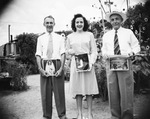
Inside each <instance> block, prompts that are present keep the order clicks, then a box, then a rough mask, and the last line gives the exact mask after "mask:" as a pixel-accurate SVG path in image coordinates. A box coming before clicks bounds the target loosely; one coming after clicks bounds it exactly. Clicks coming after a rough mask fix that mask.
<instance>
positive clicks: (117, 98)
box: [106, 59, 134, 119]
mask: <svg viewBox="0 0 150 119" xmlns="http://www.w3.org/2000/svg"><path fill="white" fill-rule="evenodd" d="M106 72H107V86H108V97H109V105H110V111H111V115H112V119H133V95H134V79H133V71H132V64H131V61H130V59H129V70H127V71H111V70H110V62H109V60H107V62H106Z"/></svg>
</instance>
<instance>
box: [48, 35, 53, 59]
mask: <svg viewBox="0 0 150 119" xmlns="http://www.w3.org/2000/svg"><path fill="white" fill-rule="evenodd" d="M52 54H53V39H52V35H51V34H50V35H49V40H48V47H47V58H48V59H51V58H52Z"/></svg>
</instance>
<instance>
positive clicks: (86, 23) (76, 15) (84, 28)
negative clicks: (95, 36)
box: [71, 14, 89, 31]
mask: <svg viewBox="0 0 150 119" xmlns="http://www.w3.org/2000/svg"><path fill="white" fill-rule="evenodd" d="M79 17H82V18H83V21H84V27H83V31H87V30H88V28H89V24H88V21H87V20H86V18H85V17H84V16H83V15H82V14H75V15H74V18H73V19H72V21H71V28H72V30H73V31H76V30H77V29H76V27H75V20H76V19H77V18H79Z"/></svg>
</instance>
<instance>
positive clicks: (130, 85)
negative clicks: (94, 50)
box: [102, 11, 140, 119]
mask: <svg viewBox="0 0 150 119" xmlns="http://www.w3.org/2000/svg"><path fill="white" fill-rule="evenodd" d="M106 19H107V20H108V21H109V22H110V23H111V24H112V26H113V29H112V30H110V31H108V32H107V33H105V34H104V36H103V46H102V55H103V58H104V59H105V60H106V72H107V83H108V95H109V104H110V111H111V115H112V119H133V91H134V79H133V71H132V66H131V65H132V64H131V59H130V58H129V59H128V61H129V70H127V71H112V70H110V62H109V61H110V58H111V56H122V55H123V56H124V55H125V56H127V57H128V56H129V57H131V56H133V55H134V54H136V53H138V52H139V51H140V46H139V42H138V40H137V38H136V37H135V35H134V34H133V32H132V31H131V30H130V29H125V28H123V27H121V25H122V23H123V22H124V21H125V20H126V15H125V14H124V13H122V12H117V11H116V12H112V13H109V14H107V15H106ZM115 33H116V34H115ZM114 39H117V43H116V44H117V46H116V44H114V42H116V40H115V41H114ZM118 44H119V45H118ZM114 47H115V48H114ZM116 47H117V54H115V52H116Z"/></svg>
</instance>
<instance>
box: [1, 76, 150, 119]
mask: <svg viewBox="0 0 150 119" xmlns="http://www.w3.org/2000/svg"><path fill="white" fill-rule="evenodd" d="M27 82H28V85H29V86H30V89H29V90H27V91H23V92H16V91H1V92H0V111H1V112H2V113H3V115H4V116H5V117H4V118H2V116H1V117H0V119H42V107H41V97H40V85H39V84H40V80H39V75H32V76H28V78H27ZM68 87H69V82H65V91H66V108H67V117H69V118H73V117H76V102H75V99H73V98H72V97H71V95H70V94H69V92H68ZM148 100H149V95H135V97H134V115H135V116H138V115H139V114H140V113H141V112H142V111H143V109H145V107H146V106H147V104H148V103H147V102H148ZM83 112H84V117H86V116H87V115H86V114H87V106H86V101H84V102H83ZM93 116H94V119H108V118H110V112H109V105H108V101H106V102H103V101H102V99H94V101H93ZM53 119H58V117H57V112H56V108H55V102H54V103H53ZM145 119H146V118H145Z"/></svg>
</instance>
